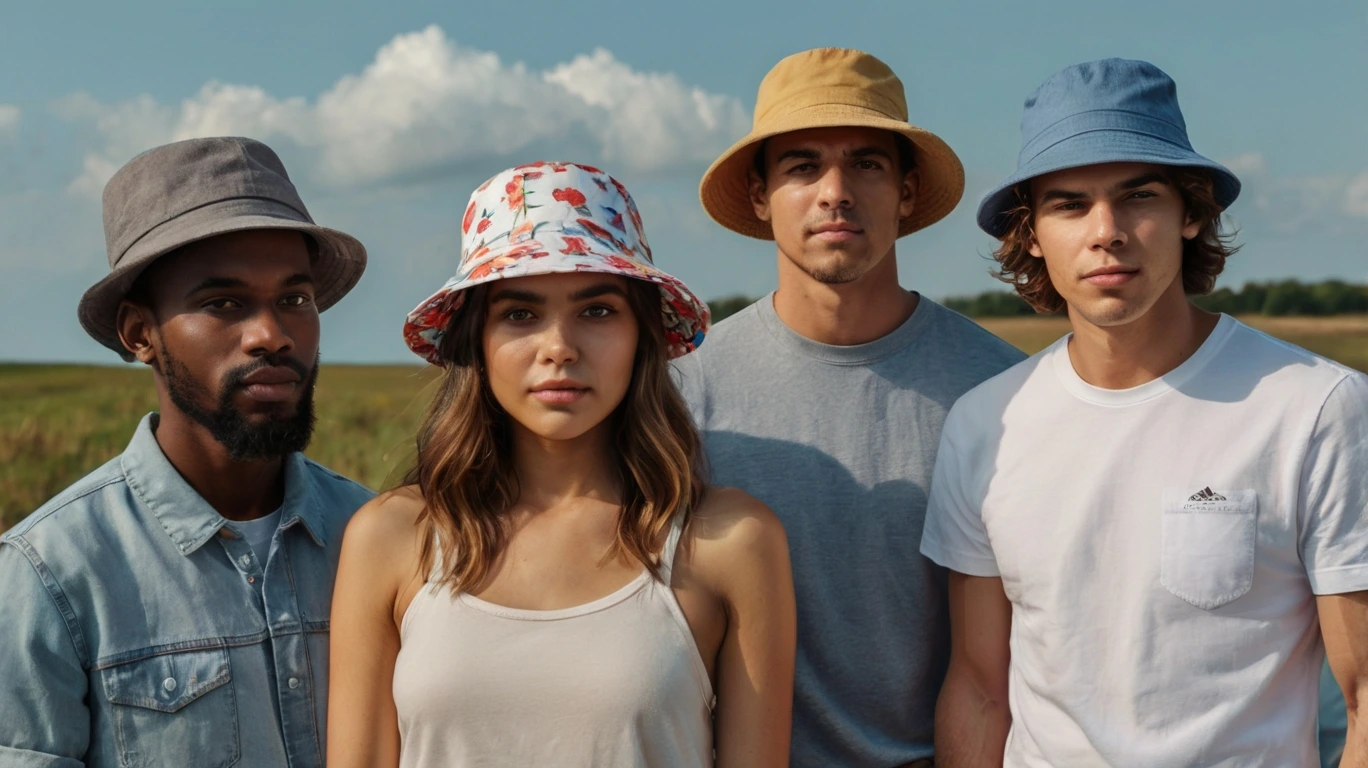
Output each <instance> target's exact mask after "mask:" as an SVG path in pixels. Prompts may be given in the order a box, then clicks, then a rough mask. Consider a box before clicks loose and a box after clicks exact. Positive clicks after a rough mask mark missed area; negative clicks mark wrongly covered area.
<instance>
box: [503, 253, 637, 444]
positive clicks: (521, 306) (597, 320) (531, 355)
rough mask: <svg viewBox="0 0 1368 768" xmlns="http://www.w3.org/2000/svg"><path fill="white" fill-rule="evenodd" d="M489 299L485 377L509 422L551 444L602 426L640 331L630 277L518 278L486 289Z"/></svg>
mask: <svg viewBox="0 0 1368 768" xmlns="http://www.w3.org/2000/svg"><path fill="white" fill-rule="evenodd" d="M488 296H489V299H488V302H487V304H486V309H485V313H486V314H485V326H484V338H483V344H484V360H485V372H486V376H487V377H488V381H489V388H490V390H491V392H492V393H493V394H494V398H495V399H496V400H497V401H498V403H499V405H500V406H501V407H502V408H503V409H504V411H506V412H507V413H508V415H509V416H510V417H511V418H512V419H513V421H514V422H516V423H517V424H519V425H521V426H522V427H523V428H525V429H527V430H528V431H530V432H532V433H533V434H534V435H536V436H538V437H541V438H544V439H548V440H572V439H575V438H577V437H580V436H582V435H584V434H585V433H587V432H589V431H590V430H591V429H593V428H594V427H596V426H598V425H599V424H601V423H603V422H604V421H605V420H606V419H607V418H608V416H609V415H610V414H611V413H612V412H613V410H614V409H615V408H617V406H618V404H619V403H621V402H622V399H623V397H625V396H626V394H627V388H628V386H629V385H630V384H631V381H632V363H633V359H634V358H635V356H636V349H637V334H638V329H637V320H636V317H635V316H634V315H633V314H632V310H631V306H630V304H629V302H628V299H627V278H624V277H618V276H616V275H604V274H595V273H592V272H580V273H567V274H554V275H536V276H532V277H515V278H509V279H506V280H499V281H498V282H495V283H491V284H490V286H489V293H488Z"/></svg>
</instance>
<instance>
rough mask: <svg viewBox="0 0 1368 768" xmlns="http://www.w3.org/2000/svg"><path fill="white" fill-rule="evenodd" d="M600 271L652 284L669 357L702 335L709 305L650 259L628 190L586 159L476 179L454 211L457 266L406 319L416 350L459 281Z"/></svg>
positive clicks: (468, 284)
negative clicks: (458, 212)
mask: <svg viewBox="0 0 1368 768" xmlns="http://www.w3.org/2000/svg"><path fill="white" fill-rule="evenodd" d="M561 272H602V273H605V274H610V275H622V276H623V277H631V278H635V279H637V280H646V281H648V282H652V283H655V284H656V285H657V286H659V288H660V310H661V322H662V323H663V324H664V326H665V341H666V345H667V347H668V350H669V356H670V357H672V358H674V357H679V356H680V355H684V354H687V353H688V352H691V351H692V350H693V349H695V348H696V347H697V346H698V345H699V344H701V343H703V336H704V334H706V333H707V331H708V322H709V314H708V305H707V304H705V303H703V302H701V301H699V300H698V298H697V297H696V296H694V295H693V293H691V292H690V291H689V289H688V288H687V287H685V285H684V283H682V282H680V281H679V280H678V279H676V278H674V277H671V276H670V275H668V274H666V273H664V272H662V271H661V270H660V269H657V268H656V266H655V264H653V263H652V262H651V247H650V245H648V244H647V242H646V232H645V230H644V229H643V228H642V226H641V214H640V213H639V212H638V211H637V207H636V203H634V202H633V201H632V196H631V195H629V194H628V193H627V188H626V187H624V186H622V184H621V183H619V182H618V181H617V179H614V178H613V177H612V176H609V175H608V174H606V173H604V172H603V171H600V170H599V169H597V168H593V167H590V166H587V165H577V164H575V163H549V162H537V163H531V164H528V165H520V166H518V167H516V168H510V169H508V170H506V171H504V172H502V173H500V174H498V175H496V176H495V177H494V178H492V179H490V180H489V181H486V182H485V183H484V184H482V185H480V188H479V189H477V190H475V193H474V194H472V195H471V196H470V204H469V205H467V206H466V210H465V216H464V217H463V218H462V219H461V265H460V267H458V268H457V270H456V275H455V276H454V277H452V278H451V279H450V280H448V281H447V283H446V285H444V286H442V289H441V290H439V291H437V292H436V293H434V294H432V296H430V297H428V298H427V299H425V300H424V301H423V302H422V303H421V304H419V305H418V306H417V307H416V308H415V309H414V310H413V311H412V312H410V313H409V315H408V318H407V321H406V322H405V323H404V341H405V342H407V343H408V346H409V349H411V350H413V351H414V352H415V353H416V354H417V355H418V356H419V357H422V358H423V359H425V360H427V361H428V362H430V363H432V364H434V365H444V364H445V361H443V360H442V359H441V357H440V355H439V354H438V349H439V348H440V347H441V344H442V335H443V334H444V333H445V332H446V329H447V326H448V325H449V324H450V322H451V317H452V315H453V314H454V313H455V312H456V310H458V309H460V307H461V304H462V303H463V302H464V300H465V296H466V289H468V288H473V287H475V286H477V285H480V284H482V283H488V282H491V281H494V280H498V279H501V278H507V277H526V276H529V275H545V274H553V273H561Z"/></svg>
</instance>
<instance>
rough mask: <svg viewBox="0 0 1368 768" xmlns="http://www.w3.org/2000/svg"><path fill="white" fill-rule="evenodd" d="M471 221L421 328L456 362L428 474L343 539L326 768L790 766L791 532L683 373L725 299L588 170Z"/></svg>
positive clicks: (540, 170)
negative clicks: (706, 446)
mask: <svg viewBox="0 0 1368 768" xmlns="http://www.w3.org/2000/svg"><path fill="white" fill-rule="evenodd" d="M461 224H462V235H463V238H462V246H463V248H462V253H461V264H460V267H459V268H458V269H457V273H456V276H455V277H453V278H452V279H451V280H450V281H449V282H448V283H447V284H446V285H445V286H443V287H442V289H441V290H439V291H438V292H437V293H435V294H433V295H432V296H431V297H430V298H428V299H427V300H425V301H423V302H422V303H421V304H419V305H418V307H417V308H416V309H415V310H414V311H413V312H412V313H411V314H410V315H409V316H408V319H407V322H406V323H405V326H404V337H405V340H406V341H407V342H408V345H409V347H410V348H411V349H413V351H414V352H416V353H417V354H419V355H421V356H422V357H423V358H425V359H427V360H428V361H430V362H432V363H434V364H436V365H439V366H442V367H443V369H444V370H443V375H442V379H441V382H440V384H439V386H438V390H437V393H436V395H435V397H434V399H433V402H432V405H431V406H430V408H429V410H428V413H427V416H426V419H425V421H424V423H423V425H422V427H421V428H420V430H419V433H418V439H417V460H416V462H415V466H414V468H413V469H412V470H411V471H410V472H409V474H408V476H407V477H406V478H405V484H404V485H403V486H402V487H400V488H398V489H396V490H394V491H392V492H390V493H387V494H382V495H381V496H380V497H379V498H377V499H376V500H375V501H374V502H372V503H370V504H368V505H367V506H366V507H364V508H362V510H361V511H360V512H358V513H357V515H356V516H355V518H353V522H352V523H351V524H350V526H349V527H348V530H347V533H346V536H345V539H344V543H343V552H342V557H341V562H340V565H339V569H338V579H337V586H336V598H335V599H334V601H333V604H334V605H335V606H336V610H335V611H334V612H333V621H332V633H333V634H332V638H333V640H332V656H331V664H332V674H333V677H332V679H331V698H330V701H329V703H330V707H329V711H330V713H331V714H330V720H329V729H328V732H329V741H328V747H329V749H328V759H329V762H330V764H331V765H333V766H351V765H356V766H374V765H391V766H395V765H397V766H404V767H406V768H407V767H408V766H415V767H416V766H450V765H557V766H585V767H586V768H588V767H589V766H688V767H690V768H692V767H693V766H711V765H718V766H727V765H733V766H771V765H772V766H781V765H783V766H786V765H787V764H788V737H789V717H790V707H791V703H790V700H791V696H792V684H793V664H794V642H795V641H794V635H795V615H794V604H793V588H792V579H791V576H790V573H789V565H788V562H789V561H788V548H787V544H786V540H785V537H784V532H783V528H782V527H781V526H780V524H779V522H778V520H777V518H776V517H775V516H774V514H773V513H772V512H770V510H769V509H768V508H767V507H765V506H764V505H763V504H761V503H760V502H758V501H756V500H755V499H753V498H751V497H750V496H748V495H746V494H744V493H741V492H739V491H736V490H732V489H712V488H708V487H707V486H706V484H705V481H704V475H703V456H702V452H701V449H700V445H699V438H698V435H697V433H696V432H695V430H694V427H693V425H692V422H691V420H690V418H689V415H688V411H687V410H686V409H685V406H684V403H683V401H682V399H681V398H680V396H679V394H678V392H677V391H676V390H675V387H674V385H673V383H672V382H671V379H670V376H669V369H668V366H667V362H668V360H669V359H671V358H673V357H676V356H679V355H682V354H685V353H687V352H689V351H691V350H692V349H693V348H694V347H696V346H697V345H698V344H699V343H701V342H702V340H703V335H704V333H705V332H706V331H707V326H708V310H707V307H706V305H704V304H703V303H702V302H701V301H699V300H698V299H697V298H695V297H694V295H693V294H692V293H690V292H689V290H688V288H686V287H685V286H684V284H683V283H681V282H680V281H678V280H676V279H675V278H673V277H671V276H669V275H667V274H665V273H664V272H662V271H660V270H659V269H657V268H656V267H655V265H654V264H652V262H651V252H650V247H649V246H648V245H647V242H646V238H645V234H644V231H643V229H642V222H641V215H640V214H639V213H638V212H637V208H636V205H635V204H634V203H633V202H632V198H631V197H630V196H629V195H628V194H627V190H626V189H624V188H623V186H622V185H621V184H619V183H618V182H617V181H616V180H614V179H613V178H612V177H610V176H608V175H607V174H605V173H603V172H602V171H599V170H597V169H594V168H589V167H587V166H581V165H574V164H569V163H535V164H532V165H524V166H519V167H517V168H513V169H510V170H507V171H504V172H503V173H500V174H499V175H497V176H495V177H494V178H492V179H490V180H489V181H488V182H486V183H485V184H484V185H482V186H481V187H480V188H479V189H477V190H476V191H475V193H474V194H473V195H472V196H471V199H470V204H469V206H468V207H467V208H466V209H465V214H464V217H463V219H462V222H461ZM714 692H715V693H716V695H715V696H714ZM714 730H715V733H714ZM714 750H715V755H714ZM714 761H715V762H714Z"/></svg>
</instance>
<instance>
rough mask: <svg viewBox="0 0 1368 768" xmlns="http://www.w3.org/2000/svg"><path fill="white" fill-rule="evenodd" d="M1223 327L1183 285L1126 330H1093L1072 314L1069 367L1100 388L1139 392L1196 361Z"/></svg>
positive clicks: (1076, 315)
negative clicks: (1185, 292)
mask: <svg viewBox="0 0 1368 768" xmlns="http://www.w3.org/2000/svg"><path fill="white" fill-rule="evenodd" d="M1219 321H1220V316H1219V315H1214V314H1212V313H1210V312H1206V311H1203V310H1201V309H1199V308H1197V307H1196V306H1194V305H1193V304H1192V303H1191V302H1189V301H1188V300H1187V297H1186V296H1185V295H1183V293H1182V289H1181V285H1179V286H1178V288H1177V290H1176V293H1175V292H1174V291H1170V292H1168V293H1165V294H1164V296H1163V297H1162V298H1160V300H1159V301H1158V302H1156V303H1155V305H1154V306H1153V307H1151V308H1150V310H1149V311H1148V312H1146V313H1145V314H1144V315H1142V316H1141V317H1139V318H1138V319H1136V320H1134V321H1132V322H1130V323H1126V324H1125V325H1118V326H1097V325H1093V324H1092V323H1089V322H1087V321H1086V320H1084V319H1083V318H1082V317H1081V316H1079V315H1078V314H1077V313H1076V312H1074V311H1073V309H1070V310H1069V322H1070V324H1071V325H1072V326H1073V337H1072V338H1071V339H1070V340H1069V361H1070V362H1071V363H1072V364H1073V368H1074V371H1075V372H1077V373H1078V376H1079V378H1081V379H1083V380H1084V381H1086V382H1087V383H1089V384H1091V385H1093V386H1095V387H1101V388H1102V389H1130V388H1131V387H1138V386H1140V385H1141V384H1145V383H1148V382H1151V381H1154V380H1155V379H1157V378H1159V377H1160V376H1163V375H1164V374H1166V373H1168V372H1169V371H1172V370H1173V369H1174V368H1177V367H1178V366H1180V365H1182V364H1183V362H1184V361H1186V360H1187V359H1188V358H1190V357H1192V355H1193V354H1195V353H1196V352H1197V350H1198V349H1199V348H1200V347H1201V346H1202V343H1203V342H1204V341H1206V339H1207V337H1208V336H1210V335H1211V332H1212V331H1213V330H1215V329H1216V323H1217V322H1219Z"/></svg>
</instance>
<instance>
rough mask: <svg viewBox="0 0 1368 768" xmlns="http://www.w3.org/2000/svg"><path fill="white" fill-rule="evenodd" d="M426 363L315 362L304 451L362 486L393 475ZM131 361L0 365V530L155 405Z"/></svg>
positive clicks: (401, 461)
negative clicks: (118, 364)
mask: <svg viewBox="0 0 1368 768" xmlns="http://www.w3.org/2000/svg"><path fill="white" fill-rule="evenodd" d="M434 378H435V369H432V368H427V369H424V368H419V367H416V366H350V365H332V366H324V369H323V370H322V371H321V372H320V373H319V378H318V390H317V396H316V402H317V412H318V428H317V429H316V430H315V432H314V439H313V443H312V444H311V445H310V447H309V450H308V454H309V456H310V457H312V458H313V459H315V460H317V461H319V462H321V463H322V464H324V465H325V466H328V467H330V468H332V469H333V470H335V471H337V472H341V473H342V474H344V475H347V476H349V477H352V478H355V479H356V480H358V481H360V482H362V483H365V484H366V485H368V486H370V487H372V488H380V487H386V486H388V485H390V484H392V483H393V482H394V481H395V480H397V479H398V474H399V473H402V471H403V469H404V468H406V466H407V462H408V461H409V460H410V458H411V456H412V439H413V434H414V432H415V431H416V429H417V427H418V422H419V420H420V419H421V418H422V412H423V407H424V406H425V405H426V403H427V397H428V392H429V390H428V385H429V384H430V383H431V382H432V381H433V380H434ZM156 407H157V397H156V392H155V390H154V388H153V384H152V375H151V373H150V372H149V371H147V370H145V369H140V368H133V367H129V368H109V367H103V366H99V367H97V366H69V365H61V366H57V365H4V364H0V531H3V530H5V529H6V528H9V527H10V526H11V525H13V524H15V523H16V522H18V521H19V520H21V519H22V518H23V517H24V516H25V515H27V514H29V513H30V512H32V511H33V510H35V509H37V508H38V507H39V506H41V505H42V504H43V502H45V501H47V500H48V499H49V498H51V497H53V496H55V495H56V494H57V493H58V492H60V491H61V490H62V489H63V488H66V487H67V486H68V485H70V484H71V483H73V482H75V481H76V480H77V479H79V478H80V477H82V476H83V475H85V474H87V473H88V472H90V471H91V470H93V469H95V468H96V467H98V466H100V465H101V464H103V463H105V462H106V461H108V460H109V459H111V458H113V457H114V456H117V455H118V454H119V453H120V452H122V451H123V449H124V447H125V446H127V445H128V440H129V438H130V437H131V436H132V434H133V430H134V428H135V427H137V425H138V421H139V420H140V419H141V418H142V417H143V415H144V414H146V413H148V412H149V411H153V410H156Z"/></svg>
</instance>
